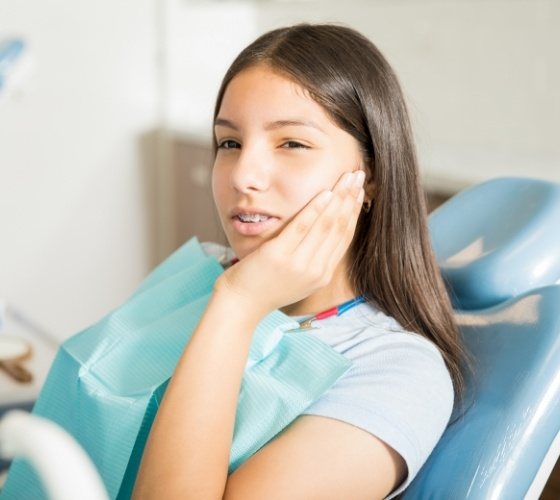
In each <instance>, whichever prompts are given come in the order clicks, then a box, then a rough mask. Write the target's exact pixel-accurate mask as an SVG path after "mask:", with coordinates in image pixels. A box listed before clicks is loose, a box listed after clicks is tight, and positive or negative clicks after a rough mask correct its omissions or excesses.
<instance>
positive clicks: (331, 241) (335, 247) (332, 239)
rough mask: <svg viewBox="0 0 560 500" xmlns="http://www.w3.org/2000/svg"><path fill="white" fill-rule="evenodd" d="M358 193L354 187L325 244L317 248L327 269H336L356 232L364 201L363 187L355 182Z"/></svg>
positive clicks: (317, 254) (317, 255)
mask: <svg viewBox="0 0 560 500" xmlns="http://www.w3.org/2000/svg"><path fill="white" fill-rule="evenodd" d="M354 188H356V189H357V193H358V195H357V196H355V195H354V191H355V190H354V189H352V190H351V193H350V194H349V195H347V196H346V197H345V199H344V203H343V205H342V207H341V208H340V210H339V212H338V213H337V216H338V220H337V222H336V224H335V225H334V227H332V229H331V231H330V232H329V233H327V234H326V235H325V237H324V241H323V244H322V245H321V246H320V247H319V248H318V249H317V251H316V253H315V255H316V258H317V259H319V260H320V261H322V262H324V265H325V268H326V269H327V270H329V269H334V267H335V266H336V265H337V264H338V261H339V260H340V259H341V258H342V257H343V256H344V253H345V252H346V250H347V249H348V247H349V245H350V243H351V241H352V237H353V235H354V232H355V230H356V223H357V221H358V217H359V215H360V210H361V206H362V202H363V197H364V191H363V188H361V187H359V185H357V184H355V185H354Z"/></svg>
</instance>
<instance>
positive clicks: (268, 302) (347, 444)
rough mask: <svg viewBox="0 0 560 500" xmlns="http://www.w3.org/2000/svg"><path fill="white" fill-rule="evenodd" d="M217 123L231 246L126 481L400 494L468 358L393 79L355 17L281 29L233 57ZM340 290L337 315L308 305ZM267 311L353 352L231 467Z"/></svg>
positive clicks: (222, 493) (333, 299)
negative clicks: (311, 398) (322, 389)
mask: <svg viewBox="0 0 560 500" xmlns="http://www.w3.org/2000/svg"><path fill="white" fill-rule="evenodd" d="M214 137H215V162H214V167H213V177H212V188H213V194H214V199H215V203H216V206H217V209H218V213H219V216H220V219H221V223H222V226H223V228H224V231H225V233H226V235H227V238H228V240H229V244H230V245H231V247H232V249H233V251H234V252H235V254H236V255H237V257H238V259H239V261H238V262H237V263H236V264H235V265H232V266H230V267H229V268H227V270H226V271H225V272H224V273H223V274H222V275H221V276H220V278H219V279H218V280H217V282H216V284H215V286H214V291H213V294H212V297H211V299H210V302H209V304H208V307H207V309H206V311H205V313H204V314H203V316H202V318H201V321H200V323H199V324H198V326H197V328H196V330H195V331H194V333H193V336H192V337H191V340H190V342H189V343H188V345H187V347H186V348H185V351H184V353H183V355H182V357H181V360H180V361H179V363H178V365H177V367H176V369H175V372H174V375H173V377H172V380H171V382H170V384H169V386H168V388H167V392H166V394H165V398H164V400H163V402H162V405H161V407H160V409H159V411H158V414H157V417H156V419H155V421H154V424H153V427H152V430H151V433H150V437H149V440H148V442H147V445H146V448H145V452H144V456H143V459H142V463H141V466H140V470H139V473H138V477H137V481H136V485H135V490H134V495H133V496H134V498H135V499H149V498H161V490H163V489H164V490H165V498H166V499H171V498H177V499H179V498H180V499H196V500H201V499H221V498H226V499H243V500H250V499H267V500H272V499H290V500H293V499H302V500H303V499H311V498H317V499H322V500H325V499H362V498H363V499H372V498H393V497H395V496H396V495H397V494H398V493H400V492H401V491H403V490H404V489H405V488H406V486H407V485H408V484H409V483H410V482H411V481H412V479H413V478H414V476H415V475H416V473H417V472H418V470H419V469H420V467H421V466H422V464H423V463H424V462H425V460H426V459H427V457H428V456H429V454H430V452H431V451H432V449H433V447H434V446H435V444H436V443H437V441H438V439H439V438H440V436H441V434H442V433H443V431H444V430H445V428H446V426H447V424H448V422H449V418H450V416H451V412H452V409H453V403H454V396H460V394H461V391H462V389H463V380H462V377H461V371H460V366H461V364H462V361H463V359H464V356H465V354H464V351H463V348H462V346H461V344H460V342H459V336H458V331H457V327H456V325H455V323H454V321H453V317H452V310H451V306H450V303H449V299H448V296H447V293H446V291H445V287H444V285H443V283H442V280H441V277H440V274H439V271H438V268H437V265H436V263H435V260H434V257H433V254H432V250H431V246H430V239H429V234H428V231H427V225H426V209H425V205H424V198H423V192H422V189H421V186H420V183H419V176H418V167H417V160H416V157H415V151H414V145H413V141H412V134H411V129H410V125H409V119H408V115H407V111H406V107H405V103H404V100H403V96H402V93H401V90H400V87H399V84H398V81H397V78H396V76H395V74H394V73H393V71H392V69H391V68H390V66H389V65H388V63H387V62H386V60H385V59H384V57H383V56H382V55H381V54H380V52H379V51H378V50H377V48H376V47H375V46H374V45H373V44H372V43H371V42H370V41H369V40H367V39H366V38H365V37H363V36H362V35H360V34H359V33H357V32H356V31H354V30H352V29H350V28H347V27H341V26H336V25H309V24H300V25H296V26H293V27H289V28H282V29H276V30H273V31H271V32H269V33H266V34H264V35H262V36H261V37H260V38H258V39H257V40H256V41H255V42H253V43H252V44H251V45H249V46H248V47H247V48H246V49H245V50H243V51H242V52H241V54H240V55H239V56H238V57H237V58H236V60H235V61H234V62H233V64H232V65H231V67H230V68H229V70H228V71H227V73H226V75H225V77H224V80H223V82H222V85H221V88H220V90H219V93H218V98H217V102H216V107H215V113H214ZM336 305H339V306H340V305H344V309H346V312H344V313H343V314H340V315H339V316H331V317H328V318H326V319H315V320H313V316H314V315H316V314H317V313H320V312H322V311H324V310H326V309H329V308H332V307H333V306H336ZM349 307H350V309H348V308H349ZM275 309H280V310H281V311H283V312H284V313H286V314H288V315H290V316H293V317H294V318H295V319H297V320H298V321H304V320H306V319H311V320H312V321H311V323H312V325H313V326H314V327H316V328H317V329H315V330H312V331H313V334H314V335H318V336H319V337H320V338H321V339H322V340H324V341H325V342H326V343H328V344H329V345H331V346H332V347H333V348H334V349H336V350H337V351H338V352H340V353H342V354H343V355H344V356H346V357H348V358H349V359H351V360H352V361H353V366H352V367H351V369H350V370H349V371H348V372H347V373H346V374H345V375H343V377H341V379H340V380H339V381H337V382H336V383H335V384H334V385H333V386H332V387H331V389H329V390H328V391H327V392H326V393H325V394H324V395H323V396H322V397H321V398H320V399H319V400H318V401H316V402H315V403H314V404H312V405H311V406H310V407H309V408H308V409H307V410H306V411H305V412H304V414H302V415H301V416H299V417H298V418H297V419H296V420H294V421H293V422H292V424H291V425H289V426H288V427H287V428H286V429H285V430H284V431H283V432H281V433H280V434H279V435H278V436H276V437H275V438H274V439H273V440H271V441H270V442H269V443H268V444H267V445H265V446H264V447H263V448H261V449H260V450H259V451H258V452H257V453H255V454H254V455H253V456H252V457H251V458H250V459H248V460H247V461H246V462H245V463H244V464H242V465H241V466H240V467H239V468H238V469H237V470H236V471H235V472H233V473H232V474H231V475H230V476H229V477H228V473H227V471H228V460H229V453H230V446H231V442H232V436H233V429H234V420H235V411H236V404H237V397H238V394H239V390H240V386H241V381H242V377H243V369H244V366H245V363H246V360H247V355H248V351H249V346H250V344H251V339H252V333H253V331H254V330H255V328H256V325H257V324H258V323H259V322H260V321H261V320H262V319H263V318H264V317H265V316H266V315H267V314H269V313H270V312H271V311H273V310H275ZM226 317H227V318H228V321H227V322H224V321H223V318H226ZM193 450H196V453H193Z"/></svg>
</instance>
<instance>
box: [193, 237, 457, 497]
mask: <svg viewBox="0 0 560 500" xmlns="http://www.w3.org/2000/svg"><path fill="white" fill-rule="evenodd" d="M202 246H203V248H204V250H205V252H206V253H207V254H210V255H214V256H216V257H217V258H221V257H223V259H224V261H227V260H229V259H231V258H232V257H233V256H234V255H233V252H232V251H231V249H230V248H227V247H224V246H222V245H219V244H216V243H211V242H205V243H202ZM291 317H292V318H293V319H295V320H298V321H300V320H302V319H307V318H308V317H309V316H291ZM313 326H315V327H318V328H317V329H316V330H310V331H309V332H310V333H312V334H313V335H316V336H317V337H318V338H319V339H321V340H322V341H323V342H325V343H326V344H328V345H329V346H331V347H332V348H333V349H335V350H336V351H337V352H339V353H340V354H342V355H344V356H345V357H346V358H347V359H350V360H351V361H352V362H353V366H352V367H351V368H350V369H349V370H348V371H347V372H346V373H345V374H344V375H343V376H342V377H341V378H340V379H339V380H338V381H337V382H336V383H335V384H334V385H333V386H332V387H331V388H330V389H328V390H327V391H326V392H325V394H323V396H321V397H320V398H319V399H318V400H317V401H315V403H313V404H312V405H311V406H309V407H308V408H307V409H306V410H305V411H304V412H303V413H302V414H303V415H321V416H324V417H330V418H335V419H337V420H342V421H344V422H348V423H350V424H352V425H355V426H356V427H360V428H361V429H364V430H366V431H368V432H370V433H371V434H373V435H374V436H376V437H378V438H379V439H381V440H382V441H384V442H385V443H387V444H388V445H389V446H391V447H392V448H393V449H394V450H396V451H397V452H398V453H399V454H400V455H401V456H402V457H403V459H404V460H405V462H406V465H407V466H408V476H407V477H406V479H405V480H404V481H403V482H402V483H401V484H400V485H399V486H398V487H397V488H395V489H394V490H393V491H392V492H391V494H390V495H389V496H387V497H386V500H389V499H391V498H393V497H395V496H396V495H398V494H399V493H401V492H402V491H403V490H404V489H405V488H406V487H407V486H408V485H409V484H410V483H411V482H412V480H413V479H414V477H415V476H416V474H417V473H418V471H419V470H420V468H421V467H422V465H423V464H424V463H425V462H426V460H427V458H428V456H429V455H430V453H431V452H432V450H433V449H434V447H435V445H436V444H437V442H438V441H439V439H440V437H441V435H442V434H443V431H444V430H445V428H446V427H447V424H448V422H449V419H450V417H451V413H452V410H453V399H454V394H453V384H452V381H451V376H450V375H449V371H448V370H447V367H446V366H445V363H444V361H443V358H442V356H441V354H440V352H439V350H438V349H437V347H436V346H435V345H434V344H433V343H432V342H431V341H430V340H428V339H427V338H425V337H423V336H421V335H419V334H417V333H413V332H409V331H406V330H405V329H404V328H403V327H402V326H401V325H399V323H398V322H397V321H396V320H395V319H394V318H392V317H390V316H387V315H386V314H384V313H383V312H381V311H380V310H378V309H377V308H375V307H374V306H373V305H371V304H368V303H362V304H359V305H357V306H355V307H353V308H352V309H350V310H348V311H346V312H344V313H343V314H342V315H341V316H331V317H330V318H326V319H323V320H320V321H315V322H314V323H313ZM372 467H375V464H372Z"/></svg>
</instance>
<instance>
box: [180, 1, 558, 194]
mask: <svg viewBox="0 0 560 500" xmlns="http://www.w3.org/2000/svg"><path fill="white" fill-rule="evenodd" d="M225 3H226V4H228V5H230V6H231V5H246V6H247V5H251V6H253V7H254V8H255V9H256V20H255V22H256V29H254V30H253V31H254V32H255V33H256V34H260V33H262V32H264V31H268V30H269V29H272V28H275V27H278V26H283V25H289V24H293V23H295V22H301V21H308V22H341V23H344V24H347V25H349V26H352V27H354V28H356V29H358V30H360V31H361V32H363V33H364V34H365V35H366V36H368V37H369V38H370V39H371V40H373V41H374V42H375V43H376V44H377V45H378V47H379V48H380V49H381V50H382V52H383V53H384V54H385V55H386V57H387V58H388V60H389V62H390V63H391V64H392V65H393V67H394V68H395V69H396V71H397V74H398V75H399V77H400V80H401V83H402V85H403V87H404V90H405V94H406V95H407V98H408V102H409V107H410V111H411V115H412V118H413V123H414V128H415V132H416V136H417V140H418V146H419V150H420V160H421V163H422V166H423V171H424V173H425V176H426V179H427V181H428V182H429V183H431V184H432V185H433V186H434V187H439V188H442V189H446V188H450V189H456V188H461V187H464V186H465V185H468V184H470V183H474V182H480V181H482V180H485V179H487V178H490V177H493V176H497V175H532V176H536V177H542V178H546V179H550V180H556V181H560V140H558V138H557V136H558V131H559V130H560V95H559V93H558V91H557V89H558V88H560V57H558V48H559V47H560V31H559V30H558V29H557V26H559V25H560V2H558V1H557V0H485V1H483V2H482V1H471V0H399V1H390V0H350V1H346V2H338V1H328V0H315V1H294V0H292V1H290V0H288V1H277V2H274V1H268V2H253V3H250V2H249V3H245V4H240V3H239V2H236V3H234V2H225ZM222 4H223V2H188V1H186V0H185V1H183V2H179V3H178V5H179V6H180V7H179V9H180V8H182V9H183V10H184V11H185V12H186V13H187V14H186V15H187V17H188V12H189V11H191V12H192V11H194V10H196V11H197V17H196V19H197V26H198V28H197V30H198V31H200V30H201V28H200V26H204V27H206V29H207V30H209V31H208V32H207V34H206V37H207V36H208V34H209V33H210V34H211V35H212V40H214V39H217V40H224V37H226V38H225V39H228V40H229V38H227V37H229V36H230V34H231V32H232V30H236V29H237V28H238V24H239V23H238V18H236V17H234V16H231V17H229V20H230V23H229V24H224V21H223V19H222V21H221V23H222V24H221V25H220V28H219V29H214V28H212V29H210V28H209V27H214V20H215V11H216V9H217V8H218V5H220V6H221V5H222ZM219 8H221V7H219ZM244 8H245V9H246V7H244ZM238 9H239V10H240V11H241V8H240V7H238ZM241 18H242V19H243V16H242V17H241ZM224 27H225V30H224ZM243 27H244V23H243V22H242V23H241V26H240V31H241V33H242V34H243V35H244V36H246V35H247V34H248V31H247V30H245V31H244V29H243ZM198 31H197V37H198ZM236 33H238V32H237V31H236ZM242 38H243V37H240V36H239V34H238V35H237V36H236V37H234V38H233V42H232V43H230V44H229V48H228V49H227V50H225V51H224V50H222V51H220V50H215V51H211V52H210V54H209V59H208V60H206V61H205V64H204V66H203V67H204V70H203V71H198V70H197V71H190V72H188V71H187V66H188V64H185V73H184V74H183V76H179V75H180V73H181V71H179V72H178V73H176V74H175V75H174V77H173V78H172V79H176V78H178V79H185V78H186V75H187V73H189V74H188V77H189V79H190V82H191V83H190V87H188V88H187V87H182V88H181V89H179V91H178V92H176V93H175V94H174V96H173V98H172V99H171V100H170V102H171V103H172V104H171V106H172V107H173V106H174V105H175V104H173V103H174V102H175V103H177V102H181V105H182V106H183V108H184V109H188V108H193V109H194V108H197V109H199V108H200V109H202V108H204V109H206V108H207V107H209V106H211V105H213V101H212V100H211V99H209V98H207V96H208V95H210V94H209V93H208V92H202V94H203V99H202V100H201V99H200V95H201V93H200V92H199V91H200V89H212V90H213V89H215V88H217V85H218V82H219V79H220V78H221V76H222V74H221V73H222V72H223V71H221V68H224V69H225V68H226V67H227V64H226V63H229V62H230V61H231V59H232V56H231V53H232V50H231V48H232V47H235V48H236V49H241V48H242V45H241V46H240V45H239V43H238V42H239V41H240V40H241V39H242ZM202 39H204V40H205V38H204V37H203V38H202ZM200 47H201V48H204V49H206V46H205V45H204V44H203V43H202V44H200ZM201 54H203V52H202V51H198V47H197V52H196V53H195V54H193V55H192V56H190V57H192V59H191V61H194V60H195V59H196V60H198V59H199V58H200V57H201ZM187 57H189V55H187ZM178 79H177V80H176V81H179V80H178ZM180 94H181V95H180ZM196 118H197V119H196V120H191V121H189V122H188V123H186V122H185V120H177V119H176V117H173V116H172V117H171V121H170V124H171V125H172V127H174V128H176V129H178V130H181V131H185V132H187V133H194V134H195V135H196V134H198V135H203V136H205V137H206V136H208V133H207V130H208V129H209V127H210V120H209V116H207V117H205V116H203V114H202V113H199V114H198V115H197V117H196Z"/></svg>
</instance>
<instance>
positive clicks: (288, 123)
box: [214, 117, 326, 134]
mask: <svg viewBox="0 0 560 500" xmlns="http://www.w3.org/2000/svg"><path fill="white" fill-rule="evenodd" d="M218 126H222V127H228V128H231V129H233V130H239V127H238V126H237V125H235V123H233V122H232V121H230V120H226V119H225V118H220V117H218V118H216V120H215V121H214V127H218ZM294 126H300V127H312V128H315V129H317V130H319V131H320V132H323V134H325V133H326V132H325V131H324V130H323V129H322V128H321V127H320V126H319V125H317V124H316V123H315V122H314V121H311V120H275V121H273V122H268V123H265V125H264V130H267V131H269V130H276V129H279V128H282V127H294Z"/></svg>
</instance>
